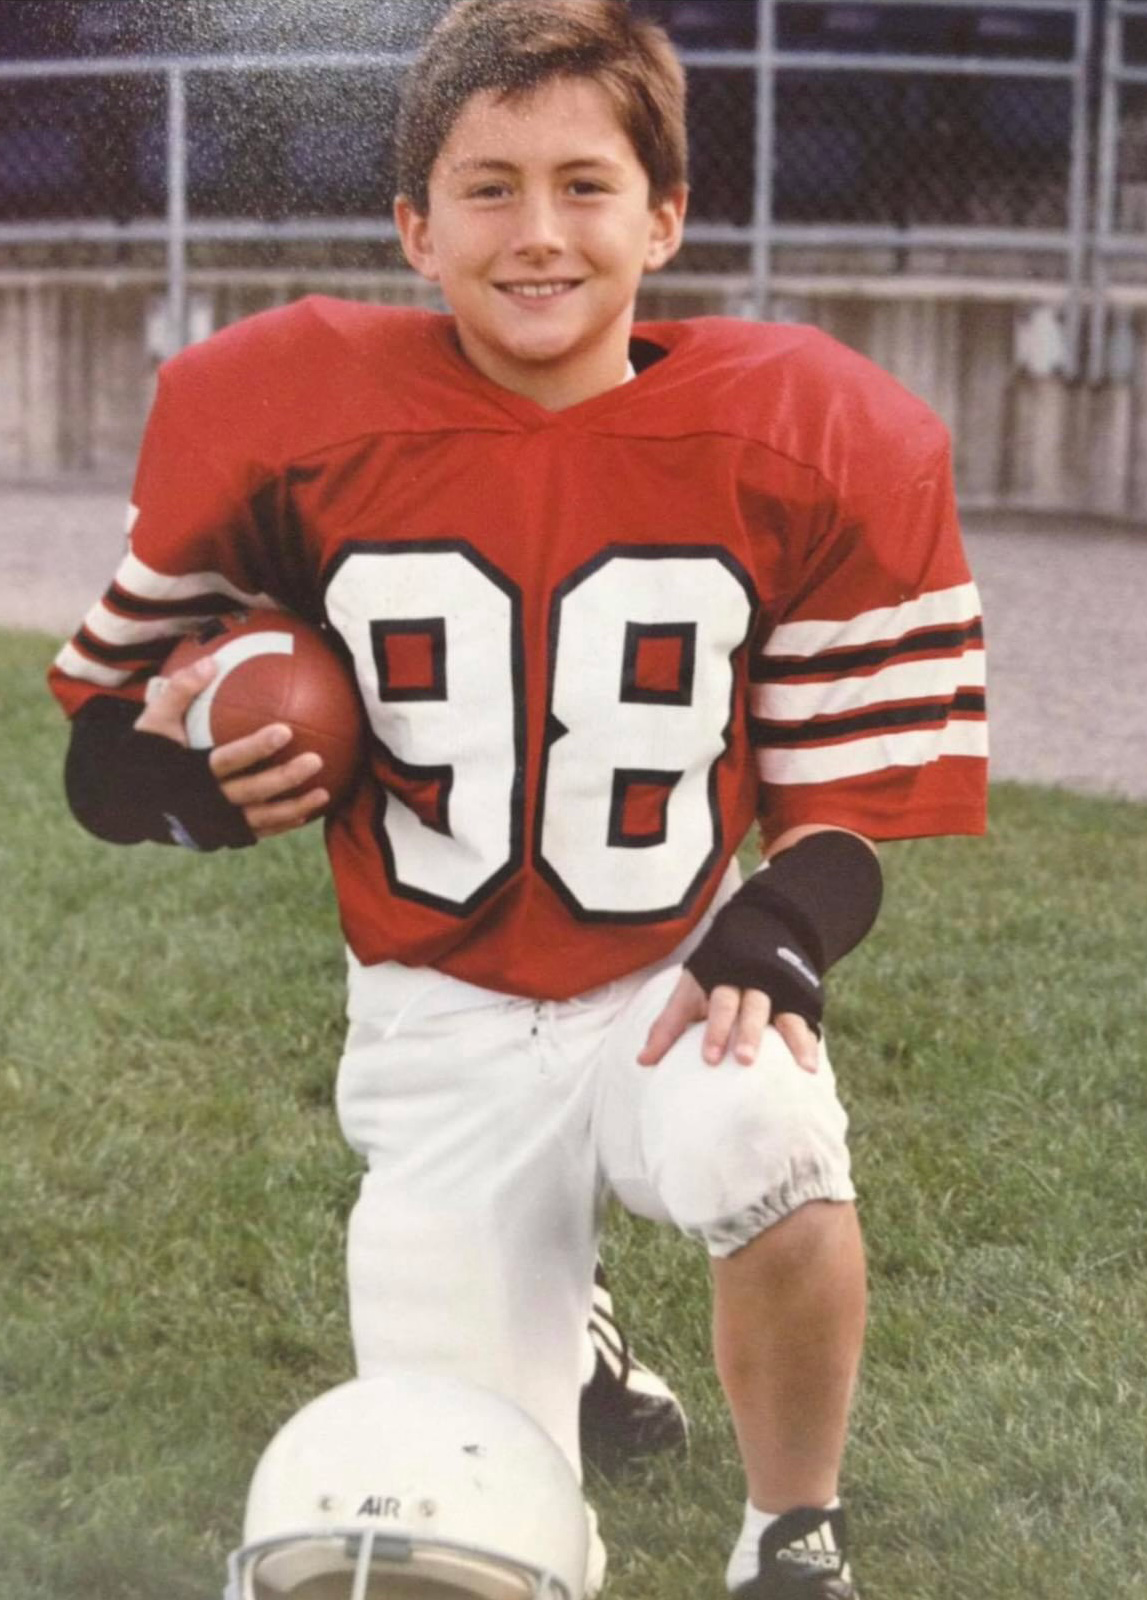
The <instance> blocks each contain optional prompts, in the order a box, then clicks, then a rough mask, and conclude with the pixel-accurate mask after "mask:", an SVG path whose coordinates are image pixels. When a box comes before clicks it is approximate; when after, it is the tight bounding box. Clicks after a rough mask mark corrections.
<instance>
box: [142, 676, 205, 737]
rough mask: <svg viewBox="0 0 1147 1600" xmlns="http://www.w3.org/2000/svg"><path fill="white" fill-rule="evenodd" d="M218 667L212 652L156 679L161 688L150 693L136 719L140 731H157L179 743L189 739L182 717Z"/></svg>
mask: <svg viewBox="0 0 1147 1600" xmlns="http://www.w3.org/2000/svg"><path fill="white" fill-rule="evenodd" d="M217 670H218V667H217V664H216V662H215V661H213V660H212V658H211V657H210V656H203V657H202V658H201V659H200V660H199V661H193V662H192V663H191V665H190V666H189V667H183V668H181V669H180V671H179V672H173V673H172V675H171V677H170V678H162V679H153V680H152V682H153V683H160V684H161V685H162V687H161V688H160V689H159V690H158V692H154V693H152V694H151V696H150V698H149V699H148V702H147V704H146V705H145V706H144V708H143V710H142V711H141V712H140V714H139V716H138V717H137V718H136V719H135V727H136V728H137V729H138V730H139V732H140V733H158V734H162V736H163V737H164V738H165V739H174V740H175V741H176V743H177V744H183V745H185V744H186V743H187V730H186V729H185V728H184V726H183V719H184V717H185V716H186V714H187V708H188V706H189V705H190V704H191V702H192V701H193V700H194V699H196V698H197V697H198V696H199V695H200V694H202V692H203V690H204V689H205V688H206V687H207V685H208V684H209V683H210V682H211V680H212V678H213V677H214V676H215V673H216V671H217Z"/></svg>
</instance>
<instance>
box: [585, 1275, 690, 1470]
mask: <svg viewBox="0 0 1147 1600" xmlns="http://www.w3.org/2000/svg"><path fill="white" fill-rule="evenodd" d="M587 1338H588V1340H589V1342H590V1345H591V1346H592V1358H593V1367H592V1375H591V1377H590V1379H589V1382H588V1383H586V1385H585V1386H584V1388H583V1389H582V1392H581V1420H580V1429H581V1448H582V1454H583V1455H584V1456H585V1458H586V1460H587V1461H589V1462H592V1463H593V1465H594V1466H595V1467H597V1468H598V1470H599V1471H600V1472H604V1473H605V1474H607V1475H610V1476H612V1475H613V1474H616V1473H617V1472H618V1471H620V1470H621V1469H622V1468H623V1467H625V1466H626V1465H628V1464H629V1463H630V1462H633V1461H638V1460H641V1459H642V1458H643V1457H645V1456H651V1455H659V1454H660V1453H661V1452H662V1451H667V1450H679V1451H682V1452H684V1450H685V1449H686V1448H687V1445H688V1439H689V1425H688V1422H687V1420H686V1417H685V1410H684V1408H683V1406H682V1405H681V1402H680V1401H679V1400H678V1399H677V1396H676V1395H675V1394H674V1393H673V1391H672V1390H671V1389H670V1387H669V1385H668V1384H667V1383H666V1382H665V1380H664V1379H663V1378H660V1377H658V1375H657V1373H655V1372H651V1371H650V1369H649V1368H648V1367H647V1366H646V1365H645V1364H644V1363H643V1362H641V1361H639V1360H638V1359H637V1357H636V1356H635V1355H634V1354H633V1352H632V1350H631V1349H630V1348H629V1341H628V1340H627V1339H626V1337H625V1335H624V1333H623V1332H622V1331H621V1328H620V1327H619V1326H618V1323H617V1318H616V1317H615V1315H614V1311H613V1298H612V1296H611V1294H610V1292H609V1288H608V1285H607V1284H606V1281H605V1275H604V1273H603V1272H602V1270H601V1268H600V1266H599V1267H598V1269H597V1273H596V1274H595V1278H594V1290H593V1310H592V1312H591V1314H590V1319H589V1327H588V1329H587Z"/></svg>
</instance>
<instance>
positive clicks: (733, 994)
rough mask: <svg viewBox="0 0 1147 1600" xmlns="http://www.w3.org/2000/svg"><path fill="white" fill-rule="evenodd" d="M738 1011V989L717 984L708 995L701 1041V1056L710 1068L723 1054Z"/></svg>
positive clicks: (739, 1001)
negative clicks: (707, 1008)
mask: <svg viewBox="0 0 1147 1600" xmlns="http://www.w3.org/2000/svg"><path fill="white" fill-rule="evenodd" d="M740 1009H741V990H740V989H734V988H733V987H732V986H731V985H730V984H726V983H719V984H718V985H717V987H716V988H715V989H714V990H713V992H712V993H711V994H710V996H709V1011H708V1015H707V1017H706V1021H705V1036H704V1038H703V1039H702V1041H701V1054H702V1055H703V1056H704V1058H705V1060H706V1061H707V1062H708V1063H709V1065H710V1066H716V1065H717V1063H718V1062H719V1061H720V1060H721V1058H722V1056H723V1055H724V1054H725V1050H726V1047H727V1046H728V1043H729V1039H730V1037H731V1036H732V1032H733V1029H734V1027H735V1026H736V1022H737V1015H738V1013H739V1011H740Z"/></svg>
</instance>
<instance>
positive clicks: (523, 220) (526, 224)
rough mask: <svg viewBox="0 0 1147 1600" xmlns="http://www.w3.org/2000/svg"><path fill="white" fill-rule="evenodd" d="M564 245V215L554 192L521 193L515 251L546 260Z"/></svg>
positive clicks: (529, 258) (524, 255)
mask: <svg viewBox="0 0 1147 1600" xmlns="http://www.w3.org/2000/svg"><path fill="white" fill-rule="evenodd" d="M564 248H565V239H564V236H563V232H562V226H561V218H560V215H559V213H558V208H557V206H556V205H555V203H554V199H553V196H552V195H550V194H549V193H547V192H545V191H542V190H537V191H533V192H527V193H526V194H524V195H523V196H522V202H521V206H520V208H519V212H518V228H517V236H516V238H515V241H514V251H515V253H516V254H517V255H519V256H521V257H522V258H523V259H525V260H528V261H545V260H548V259H549V258H550V257H551V256H556V255H560V254H561V252H562V251H563V250H564Z"/></svg>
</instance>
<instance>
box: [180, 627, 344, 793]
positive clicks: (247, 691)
mask: <svg viewBox="0 0 1147 1600" xmlns="http://www.w3.org/2000/svg"><path fill="white" fill-rule="evenodd" d="M202 656H216V657H217V658H218V662H219V671H218V672H217V673H216V675H215V677H214V678H213V679H212V680H211V682H210V683H209V684H208V685H207V687H206V689H204V690H203V692H202V694H200V695H198V696H197V698H196V699H195V700H193V701H192V702H191V705H190V706H189V707H188V710H187V715H186V718H185V726H186V728H187V738H188V742H189V743H190V744H191V745H192V747H193V748H195V749H199V750H204V749H210V748H212V747H213V746H215V745H219V744H228V743H230V741H231V740H232V739H241V738H243V737H244V736H245V735H246V734H249V733H255V732H256V731H257V730H258V729H259V728H263V727H266V725H267V724H268V723H269V722H285V723H286V724H287V725H288V726H289V727H290V728H291V729H292V731H293V733H294V738H293V739H292V740H291V743H290V744H289V745H287V746H286V747H285V749H284V750H283V752H282V754H280V755H277V756H276V758H275V760H276V762H277V763H278V762H282V761H288V760H290V759H291V757H292V756H297V755H301V754H303V753H304V752H305V751H315V752H317V753H318V754H319V755H320V756H322V758H323V765H322V770H321V771H320V772H319V773H318V775H317V777H316V778H315V780H314V784H313V785H312V784H308V785H307V787H308V788H310V787H322V788H324V789H326V790H328V791H329V793H330V796H331V800H330V808H333V807H334V806H337V805H338V804H339V803H340V801H342V800H343V799H345V797H346V795H347V794H348V793H349V792H350V790H351V789H352V788H353V786H354V783H355V779H356V778H357V776H358V772H359V768H360V766H361V765H362V760H363V755H364V752H365V749H366V724H365V721H364V718H363V712H362V703H361V701H360V700H359V696H358V690H357V689H356V687H355V682H354V677H353V674H352V672H351V669H350V667H349V666H348V665H347V663H346V662H345V661H344V660H343V658H342V656H341V655H340V654H339V653H338V651H337V650H336V649H335V647H334V646H333V645H332V644H331V643H330V642H329V641H328V639H327V637H326V636H325V635H324V634H323V632H322V631H321V630H320V629H319V628H316V627H314V626H313V625H312V624H311V623H308V622H302V621H300V620H299V618H298V617H292V616H288V615H287V614H286V613H285V612H281V611H244V612H236V613H234V614H233V615H229V616H225V617H220V618H219V619H218V620H217V621H213V622H209V623H206V624H205V625H204V626H203V627H202V628H200V629H199V630H198V631H197V632H196V633H194V634H191V635H189V636H188V637H187V638H186V639H183V640H181V641H180V643H179V644H177V645H176V647H175V649H174V650H173V651H172V652H171V654H170V655H169V656H168V657H167V660H166V661H165V662H164V665H163V675H164V677H170V676H171V675H172V673H174V672H178V671H179V669H180V668H181V667H189V666H191V664H192V663H193V662H195V661H198V660H199V659H200V658H201V657H202ZM330 808H328V809H330Z"/></svg>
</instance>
